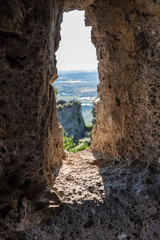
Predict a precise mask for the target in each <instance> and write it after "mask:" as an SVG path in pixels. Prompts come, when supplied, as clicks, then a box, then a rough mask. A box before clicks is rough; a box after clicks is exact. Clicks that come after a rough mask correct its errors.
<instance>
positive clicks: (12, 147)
mask: <svg viewBox="0 0 160 240" xmlns="http://www.w3.org/2000/svg"><path fill="white" fill-rule="evenodd" d="M62 3H63V1H49V0H47V1H43V0H41V1H36V0H34V1H28V0H27V1H20V0H14V1H0V76H1V78H0V105H1V108H0V160H1V161H0V181H1V185H0V216H1V220H2V225H1V231H3V227H4V230H6V226H5V224H8V226H9V229H10V230H12V228H13V229H16V228H17V223H18V225H19V224H20V222H21V221H22V219H25V220H24V221H25V223H26V226H25V227H27V219H26V218H27V217H26V214H27V213H26V212H27V211H30V210H29V207H28V209H27V205H26V203H25V202H26V201H28V200H30V201H34V200H35V199H36V197H37V195H38V194H39V193H40V192H41V191H42V190H43V189H45V187H46V186H48V187H50V186H52V184H53V180H54V173H56V167H57V166H58V165H59V164H60V163H61V161H62V156H63V154H64V150H63V142H62V130H61V128H60V126H59V124H58V120H57V116H56V105H55V95H54V91H53V89H52V87H51V86H50V85H49V80H50V79H51V78H52V76H53V75H54V74H55V72H56V68H55V57H54V53H55V51H56V50H57V48H58V42H59V39H60V35H59V32H60V23H61V18H62ZM24 205H25V206H24ZM40 218H41V217H40V216H39V218H38V217H37V222H38V221H40ZM32 220H33V222H34V221H35V222H36V220H35V219H34V217H33V216H32ZM32 220H30V224H31V222H32ZM7 221H8V223H7ZM4 223H5V224H4ZM24 225H25V224H24ZM18 228H19V227H18ZM21 228H23V226H20V229H21ZM8 231H9V230H8Z"/></svg>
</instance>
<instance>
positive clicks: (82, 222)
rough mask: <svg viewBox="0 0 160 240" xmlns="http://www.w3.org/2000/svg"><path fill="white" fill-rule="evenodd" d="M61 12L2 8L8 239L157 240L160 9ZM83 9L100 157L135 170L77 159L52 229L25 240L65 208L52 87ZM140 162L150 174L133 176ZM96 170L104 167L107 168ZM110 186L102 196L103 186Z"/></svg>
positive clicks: (10, 4) (54, 4) (126, 5)
mask: <svg viewBox="0 0 160 240" xmlns="http://www.w3.org/2000/svg"><path fill="white" fill-rule="evenodd" d="M63 3H64V1H63V0H52V1H49V0H40V1H38V0H32V1H31V0H23V1H21V0H12V1H4V0H0V106H1V107H0V181H1V185H0V225H1V229H0V231H1V232H0V238H1V239H5V240H8V239H18V238H19V239H21V240H22V239H23V238H24V239H25V238H26V237H27V238H28V239H35V237H34V234H35V235H36V236H37V237H38V236H40V235H42V236H44V239H45V237H46V236H47V238H46V239H60V238H61V240H62V239H87V238H88V239H96V240H97V239H107V238H108V239H125V238H126V239H145V240H146V239H155V240H158V239H159V236H160V235H159V232H158V230H159V202H158V201H159V195H158V194H159V181H160V180H159V178H158V175H157V173H156V169H158V165H157V164H159V166H160V144H159V138H160V96H159V92H160V91H159V90H160V84H159V70H160V66H159V62H160V52H159V49H160V40H159V35H160V33H159V31H160V28H159V26H160V18H159V16H160V3H159V1H158V0H130V1H129V0H125V1H124V0H112V1H109V0H95V1H91V0H86V1H83V0H77V1H72V0H65V3H64V4H65V5H64V4H63ZM90 4H91V5H90ZM89 5H90V6H89ZM85 8H87V9H86V17H87V19H89V22H90V23H91V24H92V26H93V29H92V41H93V43H94V45H95V47H96V49H97V57H98V61H99V65H98V71H99V77H100V85H99V87H98V99H97V100H96V103H95V104H96V111H97V124H96V127H95V128H94V130H93V143H92V148H94V149H95V150H97V151H98V152H101V153H105V154H110V155H111V156H116V157H117V158H118V159H120V158H121V159H122V160H123V159H124V161H126V163H125V164H127V163H128V166H127V165H125V164H124V165H123V161H122V165H119V164H118V165H112V164H113V162H115V163H116V160H113V159H111V162H112V163H110V164H111V165H109V166H110V167H109V166H108V167H104V168H101V167H100V169H99V170H98V167H95V165H94V164H93V165H92V164H90V163H87V161H89V162H90V161H91V162H92V160H93V162H94V159H93V158H92V157H91V156H90V155H89V156H88V155H87V152H83V153H82V155H83V157H84V158H82V157H81V155H76V156H75V157H73V156H71V158H72V159H74V158H75V159H74V161H75V164H77V169H74V168H72V170H73V175H74V174H75V175H74V176H73V175H72V173H70V174H71V175H70V176H69V177H68V176H66V175H67V174H68V173H67V172H66V171H63V169H64V168H63V167H65V164H70V163H69V162H70V160H69V162H68V163H67V162H66V163H64V166H63V167H62V168H61V173H60V175H59V177H58V179H57V188H59V189H60V188H62V192H63V201H64V203H65V204H64V210H63V211H62V212H61V213H60V215H59V216H57V217H56V218H55V219H54V220H52V221H51V222H50V223H48V224H49V226H48V227H47V226H46V225H44V226H40V227H38V228H37V229H33V230H31V231H30V232H28V233H27V235H26V236H25V235H24V233H22V234H21V233H20V232H18V234H17V232H16V231H20V230H24V229H26V228H28V227H31V225H33V224H34V225H36V224H38V223H40V222H41V221H44V220H47V218H50V217H51V216H52V214H53V215H54V214H56V211H55V208H56V205H58V207H59V205H60V202H59V200H58V199H59V197H58V195H57V194H56V193H53V192H52V190H51V188H52V185H53V183H54V179H55V176H56V175H57V174H58V170H59V168H58V166H59V165H60V164H61V162H62V157H63V155H64V150H63V142H62V129H61V128H60V125H59V124H58V120H57V116H56V103H55V96H54V92H53V89H52V87H51V86H50V85H49V83H52V82H53V81H54V80H55V79H56V77H57V69H56V59H55V51H56V50H57V49H58V44H59V40H60V23H61V21H62V11H63V10H64V11H69V10H74V9H79V10H80V9H81V10H82V9H85ZM77 156H79V157H78V158H77ZM87 156H88V157H87ZM76 158H77V159H80V160H82V162H79V161H78V160H76ZM87 158H89V159H90V158H91V159H92V160H87ZM130 160H132V161H130ZM133 160H137V162H140V161H141V162H142V163H145V164H143V165H137V166H136V165H135V166H134V165H133V163H134V161H133ZM98 162H100V163H101V164H102V163H103V158H101V159H99V160H98ZM83 163H84V164H83ZM85 164H86V165H85ZM105 164H107V162H106V163H105ZM137 164H138V163H137ZM139 164H140V163H139ZM129 165H130V166H129ZM138 166H139V167H138ZM66 167H67V165H66ZM67 168H68V167H67ZM94 168H96V169H94ZM67 171H70V168H69V169H68V170H67ZM74 171H75V172H74ZM80 171H81V173H82V175H83V177H84V180H83V178H82V176H81V175H80ZM92 171H93V174H95V175H94V176H91V174H92ZM95 171H96V172H95ZM103 171H104V173H103ZM84 172H86V173H87V174H86V175H85V174H84ZM130 173H131V174H130ZM78 174H79V175H78ZM96 174H99V175H97V177H96ZM88 175H89V176H90V178H88ZM65 176H66V178H65ZM70 177H71V179H70ZM67 179H68V180H67ZM74 179H75V180H74ZM90 179H91V180H90ZM95 179H97V180H95ZM71 180H73V182H72V184H71V186H70V183H71V182H70V181H71ZM74 181H75V182H74ZM87 181H88V183H89V184H90V185H88V183H87ZM102 182H104V183H105V184H104V189H103V186H102V189H101V185H99V183H101V184H102ZM94 183H95V184H94ZM97 183H98V185H96V184H97ZM65 185H66V186H65ZM73 186H74V187H73ZM63 188H64V189H63ZM78 188H79V189H81V190H79V189H78ZM74 189H75V190H74ZM82 190H83V191H84V192H85V193H86V194H85V196H83V192H82ZM99 190H100V191H99ZM120 190H121V191H120ZM48 191H49V192H50V193H51V194H47V192H48ZM74 192H75V194H74ZM81 194H82V196H83V197H84V201H83V200H82V199H81ZM54 197H55V199H57V201H56V200H55V201H53V199H54ZM74 199H75V203H72V202H74ZM58 209H60V208H58ZM72 219H73V220H72ZM111 219H112V222H111ZM65 225H66V226H67V227H64V226H65ZM13 230H15V232H14V231H13ZM92 230H93V231H92ZM56 234H58V235H56ZM53 236H54V237H55V238H53ZM40 239H43V237H40Z"/></svg>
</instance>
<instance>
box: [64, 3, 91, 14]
mask: <svg viewBox="0 0 160 240" xmlns="http://www.w3.org/2000/svg"><path fill="white" fill-rule="evenodd" d="M94 1H95V0H64V7H63V11H64V12H68V11H72V10H84V9H86V8H87V7H88V6H89V5H91V4H92V3H94Z"/></svg>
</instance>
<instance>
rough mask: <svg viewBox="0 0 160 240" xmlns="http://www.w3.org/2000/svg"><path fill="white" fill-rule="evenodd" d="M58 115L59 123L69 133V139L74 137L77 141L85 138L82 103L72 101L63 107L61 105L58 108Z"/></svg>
mask: <svg viewBox="0 0 160 240" xmlns="http://www.w3.org/2000/svg"><path fill="white" fill-rule="evenodd" d="M59 102H60V101H59ZM61 103H62V101H61ZM57 113H58V121H59V123H60V124H61V125H62V127H63V128H64V130H65V131H66V132H67V133H68V136H69V137H71V136H72V135H73V136H74V140H75V141H78V140H79V139H81V138H84V137H85V132H86V128H85V123H84V119H83V116H82V108H81V103H80V102H79V101H72V102H70V103H65V104H62V105H61V104H59V105H58V106H57Z"/></svg>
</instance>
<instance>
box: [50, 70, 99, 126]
mask: <svg viewBox="0 0 160 240" xmlns="http://www.w3.org/2000/svg"><path fill="white" fill-rule="evenodd" d="M58 75H59V78H58V79H57V80H56V81H55V83H54V84H53V86H54V87H56V88H57V89H58V97H57V101H59V100H65V101H66V102H70V101H75V100H78V101H80V102H81V105H82V114H83V117H84V121H85V123H86V124H90V123H91V121H92V114H91V110H92V108H93V100H94V99H95V98H96V97H97V84H98V83H99V79H98V73H97V71H96V70H95V71H59V73H58Z"/></svg>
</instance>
